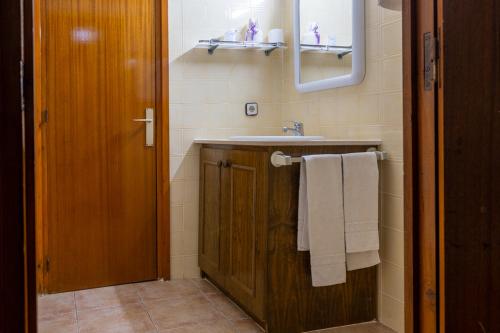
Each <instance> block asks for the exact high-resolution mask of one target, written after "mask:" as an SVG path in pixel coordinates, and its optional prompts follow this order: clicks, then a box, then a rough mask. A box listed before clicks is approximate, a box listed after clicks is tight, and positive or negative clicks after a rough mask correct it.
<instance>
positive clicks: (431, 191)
mask: <svg viewBox="0 0 500 333" xmlns="http://www.w3.org/2000/svg"><path fill="white" fill-rule="evenodd" d="M426 32H430V33H431V34H433V37H435V36H436V24H435V1H425V0H418V1H413V0H405V1H404V5H403V73H404V74H403V98H404V101H403V105H404V117H403V121H404V124H403V130H404V174H405V176H404V187H405V192H404V195H405V201H404V204H405V332H407V333H413V332H415V333H416V332H425V333H428V332H429V333H430V332H436V330H437V296H438V295H437V284H436V283H437V282H436V280H437V268H436V265H437V248H436V247H437V239H436V237H437V235H436V232H437V230H436V221H437V186H436V181H437V169H436V165H437V160H436V154H437V151H436V138H437V134H436V127H435V124H436V93H435V89H432V90H429V91H426V90H424V77H423V74H424V68H423V63H424V61H423V54H424V50H423V44H424V43H423V36H424V33H426Z"/></svg>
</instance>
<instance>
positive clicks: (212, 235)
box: [198, 148, 225, 287]
mask: <svg viewBox="0 0 500 333" xmlns="http://www.w3.org/2000/svg"><path fill="white" fill-rule="evenodd" d="M222 158H223V151H222V150H217V149H208V148H203V149H202V150H201V156H200V223H199V225H200V235H199V250H198V251H199V264H200V268H201V270H202V271H203V272H205V273H206V274H207V275H208V276H209V277H210V278H211V279H212V280H214V281H215V282H216V283H218V284H219V285H220V286H222V287H223V286H224V280H225V279H224V270H223V262H222V257H221V253H222V249H221V246H222V241H221V237H222V225H221V165H222Z"/></svg>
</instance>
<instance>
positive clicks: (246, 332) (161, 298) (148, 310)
mask: <svg viewBox="0 0 500 333" xmlns="http://www.w3.org/2000/svg"><path fill="white" fill-rule="evenodd" d="M38 313H39V317H38V326H39V332H40V333H77V332H78V333H91V332H92V333H110V332H112V333H128V332H134V333H150V332H155V333H198V332H204V333H253V332H259V333H260V332H263V331H262V330H261V329H260V327H259V326H257V325H256V324H255V323H254V321H253V320H251V319H250V318H249V317H248V316H247V315H246V314H245V313H243V311H242V310H240V309H239V308H238V307H237V306H236V305H235V304H234V303H232V302H231V301H230V300H229V299H228V298H226V297H225V296H224V295H223V294H221V293H220V292H219V291H218V290H217V289H216V288H215V287H213V286H212V285H211V284H210V283H208V282H207V281H205V280H176V281H169V282H160V281H154V282H145V283H138V284H130V285H123V286H116V287H106V288H99V289H91V290H83V291H77V292H71V293H63V294H55V295H47V296H41V297H40V298H39V299H38ZM318 332H322V333H393V331H391V330H387V329H385V328H384V327H383V326H381V325H378V324H363V325H356V326H351V327H345V328H337V329H330V330H323V331H318Z"/></svg>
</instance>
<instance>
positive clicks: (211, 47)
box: [208, 44, 219, 55]
mask: <svg viewBox="0 0 500 333" xmlns="http://www.w3.org/2000/svg"><path fill="white" fill-rule="evenodd" d="M218 47H219V44H214V45H210V47H209V48H208V54H210V55H212V54H214V51H215V49H217V48H218Z"/></svg>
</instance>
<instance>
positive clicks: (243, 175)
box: [222, 150, 267, 320]
mask: <svg viewBox="0 0 500 333" xmlns="http://www.w3.org/2000/svg"><path fill="white" fill-rule="evenodd" d="M225 160H226V161H228V162H229V165H227V166H226V167H225V168H223V169H222V198H223V199H222V200H223V206H222V211H223V225H224V235H225V240H224V243H225V244H227V251H225V266H226V290H227V291H228V292H229V293H230V294H231V295H232V296H233V297H234V298H235V299H236V300H238V301H239V303H240V304H241V305H242V306H243V307H245V308H246V309H247V310H248V311H250V312H251V313H253V314H254V315H255V316H256V317H258V318H259V319H261V320H264V293H265V285H264V281H265V257H264V256H265V239H266V236H265V226H266V218H267V190H266V188H267V154H266V153H263V152H251V151H237V150H233V151H228V152H227V153H226V157H225Z"/></svg>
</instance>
